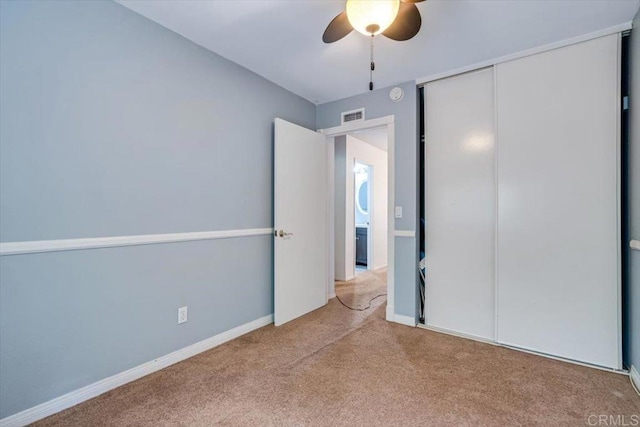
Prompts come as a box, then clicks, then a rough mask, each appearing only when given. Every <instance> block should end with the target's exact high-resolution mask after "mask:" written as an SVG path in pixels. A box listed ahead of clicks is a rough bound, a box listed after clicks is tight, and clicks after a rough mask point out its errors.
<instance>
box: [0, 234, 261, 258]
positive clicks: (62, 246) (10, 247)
mask: <svg viewBox="0 0 640 427" xmlns="http://www.w3.org/2000/svg"><path fill="white" fill-rule="evenodd" d="M272 233H273V228H245V229H240V230H218V231H197V232H191V233H170V234H143V235H138V236H114V237H92V238H83V239H61V240H35V241H26V242H4V243H0V256H5V255H21V254H32V253H40V252H57V251H74V250H81V249H96V248H113V247H119V246H136V245H154V244H159V243H175V242H190V241H194V240H214V239H231V238H235V237H252V236H265V235H270V234H272Z"/></svg>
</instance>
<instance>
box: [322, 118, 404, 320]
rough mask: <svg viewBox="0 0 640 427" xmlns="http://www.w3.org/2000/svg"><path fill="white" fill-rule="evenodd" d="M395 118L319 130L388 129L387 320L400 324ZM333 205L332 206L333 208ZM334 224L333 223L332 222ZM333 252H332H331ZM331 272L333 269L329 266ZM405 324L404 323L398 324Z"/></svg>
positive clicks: (337, 132) (330, 133) (331, 292)
mask: <svg viewBox="0 0 640 427" xmlns="http://www.w3.org/2000/svg"><path fill="white" fill-rule="evenodd" d="M394 121H395V119H394V116H393V115H389V116H384V117H379V118H376V119H371V120H365V121H361V122H351V123H347V124H344V125H342V126H336V127H332V128H327V129H318V132H319V133H321V134H323V135H325V136H326V137H327V139H328V138H334V137H336V136H341V135H347V134H349V133H352V132H355V131H360V130H365V129H372V128H377V127H383V126H385V127H386V128H387V143H388V149H387V175H388V176H387V203H388V207H387V316H386V317H387V320H388V321H390V322H398V319H397V316H396V315H395V313H394V310H393V307H394V302H395V297H394V296H395V294H394V290H395V286H394V270H395V268H394V262H393V260H394V259H395V241H394V239H395V235H396V234H395V216H394V206H395V125H394ZM334 193H335V188H334V186H333V185H330V186H329V194H328V197H329V200H333V199H334ZM332 205H333V204H331V206H332ZM327 214H328V215H329V216H330V217H333V211H331V212H328V213H327ZM330 223H333V221H330ZM329 244H330V245H331V244H333V240H331V241H330V243H329ZM330 252H331V251H330ZM329 263H330V265H331V264H333V263H334V260H333V259H330V260H329ZM329 268H330V271H331V267H330V266H329ZM333 279H334V278H333V276H332V275H330V277H329V280H330V283H329V284H327V293H328V294H329V295H330V296H331V295H335V291H334V290H333V288H332V287H331V284H332V283H333ZM398 323H403V322H398ZM414 326H415V325H414Z"/></svg>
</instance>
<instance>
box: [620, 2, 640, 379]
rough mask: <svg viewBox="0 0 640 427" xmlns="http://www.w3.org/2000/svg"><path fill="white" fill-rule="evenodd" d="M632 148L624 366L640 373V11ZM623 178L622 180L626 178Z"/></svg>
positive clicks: (634, 38) (635, 33)
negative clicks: (638, 247)
mask: <svg viewBox="0 0 640 427" xmlns="http://www.w3.org/2000/svg"><path fill="white" fill-rule="evenodd" d="M629 53H630V58H629V60H630V70H629V71H630V81H629V85H630V86H629V89H630V94H629V143H628V144H629V145H628V146H627V160H626V161H627V176H626V177H624V178H626V180H627V187H626V189H627V194H626V200H627V206H628V210H627V212H625V214H626V224H627V230H628V235H627V236H623V246H624V248H625V249H624V250H626V251H627V254H626V255H627V257H626V260H627V263H628V264H627V269H626V272H625V277H626V279H627V281H626V283H625V295H624V298H625V309H626V316H625V363H626V364H627V365H633V366H635V368H636V369H637V370H638V371H640V252H639V251H632V250H630V249H629V240H630V239H637V240H640V10H639V11H638V13H637V14H636V17H635V19H634V20H633V30H632V31H631V40H630V46H629ZM624 178H623V179H624Z"/></svg>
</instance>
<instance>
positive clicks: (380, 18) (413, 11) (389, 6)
mask: <svg viewBox="0 0 640 427" xmlns="http://www.w3.org/2000/svg"><path fill="white" fill-rule="evenodd" d="M422 1H424V0H347V3H346V6H345V10H344V12H342V13H340V14H339V15H338V16H336V17H335V18H333V20H332V21H331V22H330V23H329V25H328V26H327V29H326V30H324V34H323V35H322V41H323V42H325V43H333V42H336V41H338V40H340V39H341V38H343V37H345V36H346V35H347V34H349V33H351V31H353V30H356V31H358V32H359V33H362V34H364V35H366V36H370V37H371V71H370V74H369V76H370V79H369V90H373V71H374V70H375V63H374V62H373V38H374V37H375V36H377V35H378V34H382V35H383V36H385V37H388V38H390V39H392V40H396V41H404V40H409V39H410V38H412V37H413V36H415V35H416V34H418V32H419V31H420V27H421V25H422V18H421V17H420V11H419V10H418V8H417V7H416V5H415V4H414V3H420V2H422Z"/></svg>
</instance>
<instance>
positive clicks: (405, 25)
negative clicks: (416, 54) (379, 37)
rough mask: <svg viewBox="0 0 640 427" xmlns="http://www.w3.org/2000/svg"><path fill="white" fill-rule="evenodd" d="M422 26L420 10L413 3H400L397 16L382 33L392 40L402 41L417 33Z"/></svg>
mask: <svg viewBox="0 0 640 427" xmlns="http://www.w3.org/2000/svg"><path fill="white" fill-rule="evenodd" d="M420 26H422V18H421V17H420V11H419V10H418V8H417V7H416V5H415V4H413V3H400V10H398V16H397V17H396V20H395V21H393V24H391V26H390V27H389V28H387V29H386V30H385V31H384V32H383V33H382V34H383V35H384V36H387V37H389V38H390V39H392V40H397V41H404V40H409V39H410V38H411V37H413V36H415V35H416V34H418V31H420Z"/></svg>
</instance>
